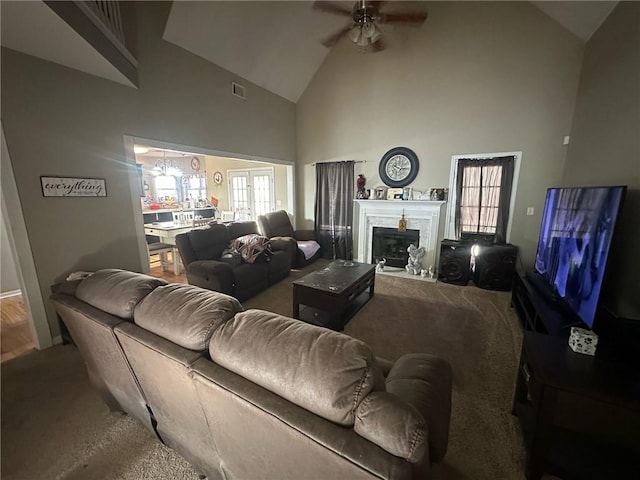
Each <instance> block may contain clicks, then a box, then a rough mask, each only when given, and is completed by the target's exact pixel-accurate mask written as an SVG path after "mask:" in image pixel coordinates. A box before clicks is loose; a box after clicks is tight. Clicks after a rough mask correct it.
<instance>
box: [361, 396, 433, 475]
mask: <svg viewBox="0 0 640 480" xmlns="http://www.w3.org/2000/svg"><path fill="white" fill-rule="evenodd" d="M353 428H354V430H355V432H356V433H357V434H358V435H360V436H361V437H364V438H366V439H367V440H369V441H371V442H373V443H375V444H376V445H378V446H379V447H381V448H383V449H384V450H386V451H387V452H389V453H390V454H391V455H395V456H396V457H401V458H404V459H405V460H406V461H407V462H409V463H422V462H425V456H428V455H429V449H428V431H427V424H426V422H425V419H424V417H423V416H422V415H421V414H420V412H418V410H416V409H415V408H414V407H413V406H412V405H411V404H409V403H407V402H404V401H402V400H401V399H400V398H398V397H397V396H395V395H393V394H391V393H388V392H371V393H370V394H369V395H367V396H366V397H365V398H364V399H363V400H362V402H360V404H359V405H358V408H357V409H356V418H355V423H354V425H353ZM426 460H427V461H426V462H425V463H428V457H427V459H426Z"/></svg>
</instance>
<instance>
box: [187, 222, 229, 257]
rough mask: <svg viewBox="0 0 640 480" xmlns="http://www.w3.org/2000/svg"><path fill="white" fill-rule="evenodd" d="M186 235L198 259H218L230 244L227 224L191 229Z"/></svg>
mask: <svg viewBox="0 0 640 480" xmlns="http://www.w3.org/2000/svg"><path fill="white" fill-rule="evenodd" d="M186 235H187V238H188V239H189V243H190V244H191V248H192V249H193V251H194V252H195V255H196V259H197V260H217V259H219V258H220V256H221V255H222V251H223V250H224V249H226V248H227V247H228V246H229V240H230V238H229V231H228V230H227V227H226V226H225V225H211V227H210V228H205V229H201V230H191V231H190V232H187V234H186Z"/></svg>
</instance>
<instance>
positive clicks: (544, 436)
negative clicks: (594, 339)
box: [512, 331, 640, 480]
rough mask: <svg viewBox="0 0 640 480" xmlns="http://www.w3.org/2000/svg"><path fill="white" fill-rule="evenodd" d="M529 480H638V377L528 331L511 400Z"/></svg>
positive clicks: (627, 369) (625, 367) (627, 368)
mask: <svg viewBox="0 0 640 480" xmlns="http://www.w3.org/2000/svg"><path fill="white" fill-rule="evenodd" d="M512 413H513V414H514V415H516V416H517V417H518V420H519V421H520V425H521V427H522V432H523V437H524V441H525V446H526V449H527V469H526V477H527V479H528V480H537V479H539V478H540V477H541V475H542V473H543V472H549V473H552V474H555V475H557V476H560V477H561V478H565V479H588V480H590V479H602V478H640V373H639V372H638V371H637V370H636V369H634V368H632V367H630V366H628V365H621V364H617V363H608V362H606V361H604V360H602V359H599V358H598V357H591V356H589V355H582V354H579V353H575V352H573V351H572V350H571V349H570V348H569V346H568V345H567V342H566V339H564V338H562V337H554V336H551V335H545V334H542V333H538V332H527V331H525V332H524V338H523V342H522V354H521V358H520V366H519V368H518V375H517V381H516V388H515V393H514V397H513V409H512Z"/></svg>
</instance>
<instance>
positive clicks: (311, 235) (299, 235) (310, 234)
mask: <svg viewBox="0 0 640 480" xmlns="http://www.w3.org/2000/svg"><path fill="white" fill-rule="evenodd" d="M293 235H294V237H296V240H302V241H305V240H315V239H316V232H315V230H296V231H295V232H293Z"/></svg>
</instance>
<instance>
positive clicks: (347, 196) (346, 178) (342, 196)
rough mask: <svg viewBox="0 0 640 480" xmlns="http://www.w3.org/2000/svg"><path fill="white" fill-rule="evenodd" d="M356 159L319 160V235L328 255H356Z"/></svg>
mask: <svg viewBox="0 0 640 480" xmlns="http://www.w3.org/2000/svg"><path fill="white" fill-rule="evenodd" d="M353 171H354V167H353V161H348V162H330V163H317V164H316V207H315V211H316V212H315V213H316V220H315V222H316V223H315V228H316V237H317V240H318V243H319V244H320V246H321V247H322V255H323V256H324V257H325V258H334V259H336V258H340V259H344V260H351V259H352V258H353V195H354V191H353V189H354V187H353V185H354V183H353V182H354V174H353Z"/></svg>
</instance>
